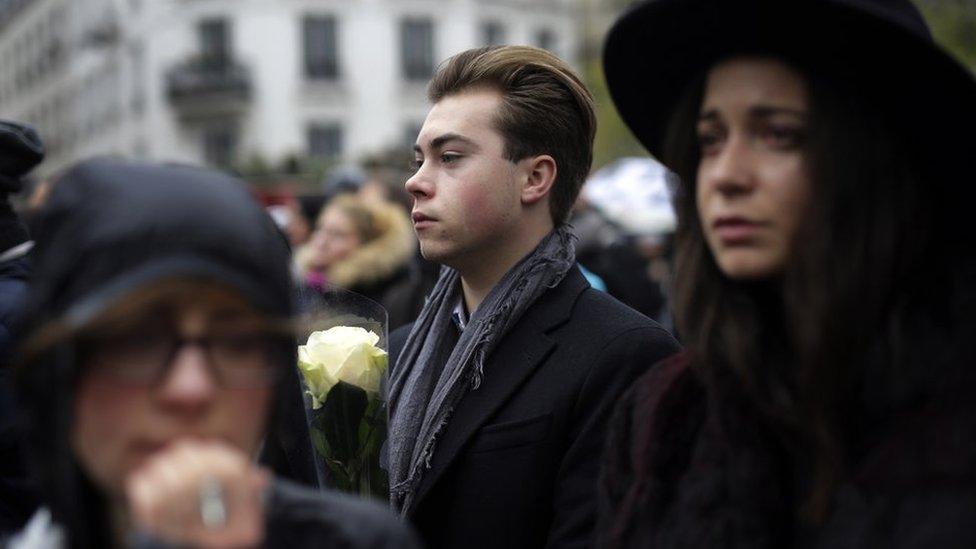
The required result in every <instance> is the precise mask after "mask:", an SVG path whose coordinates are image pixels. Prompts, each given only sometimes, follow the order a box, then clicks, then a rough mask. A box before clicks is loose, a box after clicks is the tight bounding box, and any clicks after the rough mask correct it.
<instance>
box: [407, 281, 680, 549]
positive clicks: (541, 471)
mask: <svg viewBox="0 0 976 549" xmlns="http://www.w3.org/2000/svg"><path fill="white" fill-rule="evenodd" d="M409 328H410V327H405V328H404V329H401V330H398V331H396V332H394V334H393V335H392V336H391V341H390V349H391V364H395V363H396V359H397V357H398V355H399V353H400V350H401V349H402V348H403V344H404V342H405V341H406V337H407V335H408V333H409ZM677 350H678V344H677V342H675V340H674V339H673V338H672V337H671V335H670V334H668V333H667V332H666V331H665V330H664V329H662V328H661V327H660V326H658V325H657V324H655V323H654V322H653V321H652V320H650V319H648V318H646V317H644V316H642V315H640V314H639V313H637V312H635V311H633V310H632V309H630V308H628V307H626V306H624V305H623V304H621V303H620V302H618V301H616V300H614V299H613V298H612V297H610V296H608V295H606V294H604V293H602V292H598V291H596V290H593V289H592V288H590V287H589V284H587V282H586V280H585V279H584V278H583V276H582V274H581V273H580V272H579V269H577V268H573V269H571V270H570V272H569V273H568V274H567V276H566V278H565V279H564V280H563V281H562V282H561V283H560V284H559V285H558V286H556V287H555V288H553V289H552V290H549V291H548V292H546V293H545V294H543V295H542V296H541V297H540V298H539V300H538V301H537V302H536V303H535V304H533V305H532V306H531V307H530V308H529V310H528V311H527V312H526V313H525V315H524V316H523V317H522V319H521V320H519V321H518V323H517V324H516V325H515V326H514V327H513V328H512V330H511V331H510V332H509V333H508V334H507V335H506V336H505V337H504V338H503V339H502V340H501V341H500V342H499V345H498V347H497V348H496V349H495V351H494V352H493V353H492V355H491V356H490V357H489V358H488V360H487V362H486V364H485V370H484V372H485V376H484V380H483V382H482V384H481V387H480V388H479V389H477V390H475V391H472V392H471V393H469V394H468V395H466V396H465V397H464V399H463V400H462V401H461V403H460V405H459V406H458V408H457V410H456V411H455V414H454V417H453V418H452V419H451V422H450V424H449V425H448V427H447V429H446V431H445V432H444V434H443V436H442V437H441V440H440V442H439V444H438V446H437V450H436V452H435V454H434V457H433V460H432V463H431V468H430V470H428V471H427V472H426V474H425V475H424V479H423V481H422V483H421V485H420V487H419V489H418V492H417V496H416V500H415V502H416V503H415V507H414V510H413V511H412V513H411V516H410V517H409V518H410V519H411V520H412V522H413V523H414V525H415V526H416V527H417V529H418V530H419V532H420V533H421V536H422V538H424V541H425V542H426V543H427V544H428V545H429V547H432V548H439V547H458V548H460V547H464V548H465V549H470V548H479V547H504V548H506V549H516V548H522V547H524V548H539V547H547V546H548V547H589V545H590V541H591V537H592V531H593V527H594V523H595V519H596V479H597V471H598V468H599V463H600V454H601V451H602V448H603V444H604V438H605V431H606V425H607V421H608V419H609V417H610V413H611V410H612V408H613V405H614V403H615V402H616V401H617V399H618V397H619V396H620V394H621V393H622V392H623V391H624V390H625V389H626V388H627V387H628V386H629V385H630V384H631V382H632V381H633V380H634V379H636V378H637V377H638V376H639V375H640V374H641V373H642V372H644V371H645V370H646V369H647V368H648V367H650V366H651V365H652V364H654V363H655V362H657V361H658V360H660V359H662V358H664V357H667V356H669V355H671V354H673V353H675V352H676V351H677ZM393 413H396V411H395V410H393Z"/></svg>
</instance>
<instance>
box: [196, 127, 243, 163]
mask: <svg viewBox="0 0 976 549" xmlns="http://www.w3.org/2000/svg"><path fill="white" fill-rule="evenodd" d="M236 148H237V136H236V135H235V134H234V130H233V129H232V128H229V127H227V126H212V127H210V128H207V129H206V130H204V132H203V157H204V159H205V160H206V162H207V164H210V165H211V166H217V167H221V168H229V167H230V166H231V164H233V162H234V156H235V149H236Z"/></svg>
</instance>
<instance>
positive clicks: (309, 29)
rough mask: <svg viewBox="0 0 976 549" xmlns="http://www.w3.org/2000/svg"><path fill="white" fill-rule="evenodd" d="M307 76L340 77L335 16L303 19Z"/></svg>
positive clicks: (320, 77)
mask: <svg viewBox="0 0 976 549" xmlns="http://www.w3.org/2000/svg"><path fill="white" fill-rule="evenodd" d="M302 26H303V29H302V31H303V41H304V47H305V76H307V77H308V78H314V79H335V78H338V77H339V47H338V36H337V33H336V20H335V17H328V16H314V17H313V16H308V17H305V20H304V21H303V24H302Z"/></svg>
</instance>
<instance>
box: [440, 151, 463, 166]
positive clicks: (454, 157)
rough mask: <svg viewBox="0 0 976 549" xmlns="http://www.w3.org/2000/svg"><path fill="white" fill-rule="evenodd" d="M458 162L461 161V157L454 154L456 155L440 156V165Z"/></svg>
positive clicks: (446, 154)
mask: <svg viewBox="0 0 976 549" xmlns="http://www.w3.org/2000/svg"><path fill="white" fill-rule="evenodd" d="M458 160H461V155H460V154H456V153H445V154H442V155H441V163H442V164H453V163H455V162H457V161H458Z"/></svg>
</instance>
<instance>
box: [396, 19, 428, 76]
mask: <svg viewBox="0 0 976 549" xmlns="http://www.w3.org/2000/svg"><path fill="white" fill-rule="evenodd" d="M400 59H401V61H402V63H403V76H404V78H406V79H407V80H428V79H429V78H430V77H431V76H433V75H434V23H433V22H432V21H431V20H430V19H405V20H403V21H402V22H401V24H400Z"/></svg>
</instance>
